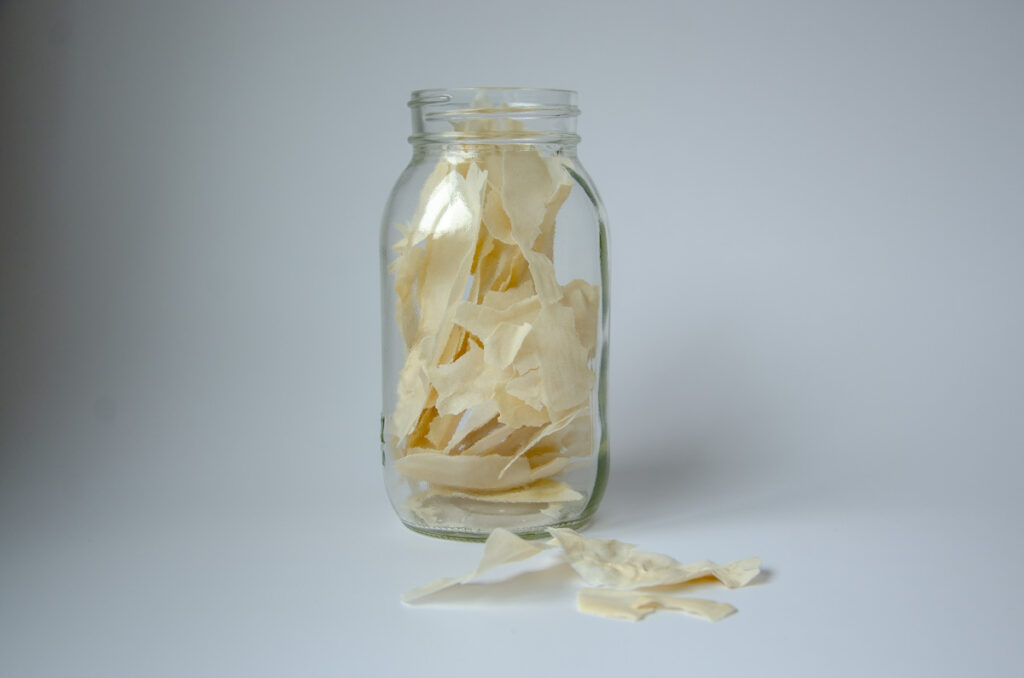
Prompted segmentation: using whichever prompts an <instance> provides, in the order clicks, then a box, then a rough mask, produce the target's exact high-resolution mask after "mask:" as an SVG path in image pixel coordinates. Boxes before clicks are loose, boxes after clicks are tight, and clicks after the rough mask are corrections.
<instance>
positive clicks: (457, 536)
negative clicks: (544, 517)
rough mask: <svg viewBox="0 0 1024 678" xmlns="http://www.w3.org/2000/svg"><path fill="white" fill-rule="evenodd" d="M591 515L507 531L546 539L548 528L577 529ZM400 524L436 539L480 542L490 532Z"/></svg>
mask: <svg viewBox="0 0 1024 678" xmlns="http://www.w3.org/2000/svg"><path fill="white" fill-rule="evenodd" d="M593 517H594V512H593V511H590V512H587V513H584V514H583V515H581V516H579V517H577V518H573V519H571V520H561V521H558V522H553V523H551V524H548V525H533V526H530V527H522V528H516V527H509V528H507V529H508V530H509V532H513V533H515V534H516V535H517V536H519V537H522V538H523V539H546V538H548V537H550V536H551V535H550V534H548V529H549V528H552V527H568V528H570V529H573V530H579V529H581V528H583V527H586V526H587V525H588V524H590V521H591V520H592V519H593ZM402 524H403V525H405V526H406V527H407V528H409V529H410V530H412V531H413V532H416V533H418V534H424V535H426V536H428V537H434V538H436V539H448V540H451V541H474V542H481V541H486V540H487V537H489V536H490V534H491V533H490V531H487V532H481V531H477V530H470V529H460V528H456V527H447V528H441V527H428V526H426V525H417V524H416V523H410V522H407V521H405V520H403V521H402Z"/></svg>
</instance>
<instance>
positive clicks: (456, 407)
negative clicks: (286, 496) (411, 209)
mask: <svg viewBox="0 0 1024 678" xmlns="http://www.w3.org/2000/svg"><path fill="white" fill-rule="evenodd" d="M481 106H483V103H481ZM514 122H515V121H512V123H514ZM512 123H509V122H508V121H503V120H501V119H494V120H478V121H472V131H473V132H474V133H475V134H477V135H486V133H488V132H495V133H500V132H502V130H504V129H505V127H507V126H508V125H509V124H512ZM459 124H463V123H459ZM514 128H515V125H514V124H512V129H514ZM570 167H571V161H569V160H568V159H564V158H546V157H544V156H542V155H541V154H540V153H539V152H538V151H537V150H536V149H535V148H533V147H530V146H528V145H493V146H483V145H481V146H478V147H477V150H476V152H475V153H474V154H473V155H472V156H469V155H460V154H458V153H455V154H452V155H449V156H446V157H445V158H442V159H441V160H440V161H439V162H438V163H437V165H436V166H435V167H434V169H433V171H432V172H431V174H430V176H429V177H428V178H427V179H426V182H425V184H424V186H423V187H422V190H421V192H420V205H419V207H418V209H417V211H416V215H415V216H414V218H413V220H412V222H410V223H408V224H405V225H401V226H399V228H400V230H401V232H402V238H401V239H400V240H399V241H398V242H396V243H395V244H394V247H393V249H394V251H395V255H396V257H395V259H394V261H392V262H391V264H390V266H389V269H388V270H389V271H390V272H391V273H392V275H393V276H394V285H395V294H396V297H397V305H396V315H397V321H398V326H399V327H400V328H401V331H402V337H403V339H404V342H405V346H406V359H405V364H404V366H403V367H402V369H401V372H400V374H399V378H398V384H397V396H398V400H397V404H396V406H395V410H394V412H393V413H392V414H391V417H390V418H389V421H388V428H387V432H388V439H389V441H390V445H391V447H392V449H393V451H394V458H395V460H396V461H395V468H396V469H397V470H398V471H399V473H401V474H402V475H403V476H404V477H405V479H406V480H408V481H409V482H410V486H411V487H412V489H413V491H414V495H413V497H416V498H417V499H415V500H413V499H410V505H409V508H410V510H413V511H414V513H415V514H416V515H417V516H418V517H419V518H420V519H422V520H423V521H424V523H425V524H427V525H431V524H438V525H442V524H444V525H447V523H445V520H447V519H448V518H447V517H446V518H444V519H442V518H441V516H451V515H452V514H451V513H450V512H449V513H445V512H424V511H416V506H421V505H422V500H423V498H424V497H429V498H431V499H432V500H433V501H434V502H435V504H436V502H437V501H443V500H444V499H443V495H446V494H447V495H448V496H451V497H453V498H457V499H466V498H467V497H466V496H464V495H466V494H467V493H469V494H471V493H475V492H503V493H505V494H506V495H507V499H506V501H507V503H509V504H515V503H518V504H521V505H522V507H524V508H525V507H526V506H528V505H537V504H541V505H542V508H541V509H537V508H536V506H535V507H534V510H535V511H536V516H535V520H534V524H538V525H540V524H544V523H548V522H550V521H551V520H552V517H553V516H556V515H561V514H560V513H559V506H564V505H566V504H568V503H569V502H584V501H585V500H586V499H587V497H586V496H584V495H582V494H580V493H579V492H576V491H574V490H573V491H572V492H571V493H566V492H561V493H559V494H557V495H555V496H557V497H563V498H558V499H556V498H552V499H550V500H548V501H545V502H538V501H535V500H533V499H532V497H533V496H535V495H534V494H531V490H532V491H536V490H538V487H537V483H538V482H539V481H541V480H546V479H548V478H551V477H553V476H558V475H559V474H562V473H564V472H565V471H566V470H567V469H568V468H569V467H570V466H571V463H570V459H571V458H580V457H585V456H588V455H591V454H593V453H594V431H593V426H594V420H593V418H592V409H593V401H592V392H593V389H594V385H595V383H596V379H597V376H596V374H595V371H594V360H595V358H596V348H597V343H598V325H599V309H600V302H601V295H600V290H599V288H598V287H597V286H596V285H593V284H591V283H588V282H586V281H584V280H579V279H576V280H571V281H569V282H568V283H567V284H565V285H561V284H560V283H559V281H558V280H557V277H556V271H555V265H554V235H555V229H556V222H557V216H558V212H559V210H560V208H561V207H562V205H563V204H564V203H565V201H566V200H567V199H568V197H569V195H570V193H571V191H572V188H573V182H572V180H571V177H570V174H569V172H568V171H567V168H570ZM559 482H560V481H559ZM516 489H522V490H524V492H522V493H521V494H516V493H514V492H511V490H516ZM432 490H438V492H432ZM457 491H461V492H462V494H458V493H457ZM515 497H522V499H521V500H517V499H515ZM460 515H461V516H462V518H460V521H459V522H458V523H457V524H458V525H459V526H462V527H468V528H471V529H483V526H484V525H485V524H486V523H480V524H474V523H473V522H472V520H473V516H472V512H471V511H470V512H464V513H462V514H460ZM431 516H435V518H434V519H431ZM518 524H519V525H523V524H525V523H523V522H521V521H520V522H519V523H518Z"/></svg>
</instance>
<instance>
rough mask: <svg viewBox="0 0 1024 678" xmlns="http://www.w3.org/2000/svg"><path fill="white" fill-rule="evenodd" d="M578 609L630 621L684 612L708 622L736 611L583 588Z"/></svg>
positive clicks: (709, 604) (723, 605)
mask: <svg viewBox="0 0 1024 678" xmlns="http://www.w3.org/2000/svg"><path fill="white" fill-rule="evenodd" d="M576 609H578V610H579V611H580V612H583V613H584V614H592V615H595V616H598V617H608V618H611V619H627V620H629V621H640V620H641V619H643V618H644V617H646V616H647V615H649V614H651V613H653V612H655V611H657V610H659V609H663V610H676V611H679V612H685V613H687V614H690V615H693V616H695V617H701V618H703V619H707V620H709V621H718V620H720V619H724V618H725V617H728V616H729V615H730V614H732V613H733V612H735V611H736V608H735V607H733V606H732V605H729V604H728V603H718V602H715V601H713V600H704V599H703V598H685V597H683V596H672V595H668V594H665V593H652V592H650V591H618V590H615V589H580V592H579V593H578V594H577V596H576Z"/></svg>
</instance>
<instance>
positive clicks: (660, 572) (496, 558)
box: [402, 481, 760, 621]
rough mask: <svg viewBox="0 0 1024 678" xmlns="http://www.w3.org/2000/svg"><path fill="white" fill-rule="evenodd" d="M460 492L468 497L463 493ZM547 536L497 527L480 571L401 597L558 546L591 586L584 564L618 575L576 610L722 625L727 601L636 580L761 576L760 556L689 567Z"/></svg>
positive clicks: (583, 595) (612, 546) (631, 550)
mask: <svg viewBox="0 0 1024 678" xmlns="http://www.w3.org/2000/svg"><path fill="white" fill-rule="evenodd" d="M542 482H545V481H542ZM546 482H548V483H551V485H549V487H550V488H551V489H552V490H555V489H556V488H555V484H554V483H553V482H552V481H546ZM458 494H460V495H465V494H468V493H461V492H460V493H458ZM471 496H472V497H474V498H477V497H480V496H481V495H480V494H479V493H474V494H472V495H471ZM538 496H541V493H538V494H537V495H534V498H535V497H538ZM467 498H468V497H467ZM426 499H429V497H426ZM548 532H549V533H551V534H552V535H553V536H554V538H553V539H552V540H551V541H550V542H548V543H547V544H531V543H530V542H528V541H526V540H525V539H523V538H521V537H518V536H516V535H515V534H513V533H511V532H509V531H508V530H504V529H496V530H494V532H492V533H491V535H490V537H488V539H487V543H486V544H485V546H484V555H483V558H482V559H481V560H480V564H479V565H478V566H477V567H476V569H474V570H472V571H471V572H469V573H468V574H465V575H463V576H462V577H457V578H453V579H439V580H437V581H435V582H433V583H431V584H428V585H426V586H423V587H420V588H417V589H413V590H412V591H410V592H409V593H407V594H405V596H403V598H402V599H403V600H404V601H405V602H407V603H409V602H412V601H414V600H418V599H420V598H423V597H425V596H428V595H430V594H432V593H436V592H437V591H441V590H443V589H446V588H449V587H451V586H455V585H457V584H465V583H468V582H470V581H472V580H474V579H476V578H478V577H480V576H481V575H483V574H484V573H485V572H488V571H489V570H491V569H493V568H495V567H497V566H498V565H503V564H506V563H512V562H516V561H521V560H526V559H528V558H532V557H533V556H535V555H537V554H539V553H541V552H542V551H543V550H544V549H547V548H552V547H560V548H561V550H562V553H563V555H564V556H565V557H566V559H567V560H568V561H569V563H570V565H572V566H573V568H574V569H576V571H577V572H578V573H579V574H581V576H583V577H584V579H585V580H587V581H588V583H592V580H591V579H588V578H587V575H585V574H583V573H582V572H580V568H578V567H577V565H578V564H579V563H581V562H584V561H586V562H587V567H586V568H584V570H585V571H586V572H588V573H591V570H592V569H596V570H597V571H599V572H602V573H606V572H607V571H613V572H615V573H616V574H615V576H607V575H606V574H602V575H601V577H600V578H602V579H604V580H605V581H606V582H607V586H608V588H583V589H580V591H579V593H578V595H577V599H576V606H577V609H579V611H580V612H583V613H585V614H591V615H596V616H599V617H608V618H612V619H626V620H630V621H639V620H640V619H643V618H644V617H646V616H648V615H650V614H651V613H653V612H655V611H657V610H659V609H664V610H674V611H678V612H685V613H687V614H690V615H693V616H696V617H701V618H704V619H708V620H710V621H718V620H720V619H723V618H725V617H727V616H728V615H730V614H732V613H734V612H735V611H736V608H734V607H733V606H732V605H729V604H727V603H719V602H716V601H713V600H704V599H701V598H690V597H685V596H678V595H674V594H671V593H666V592H665V591H664V590H657V591H655V590H650V589H646V590H638V589H636V588H634V587H635V584H636V582H638V581H645V582H650V581H657V582H663V583H659V584H657V585H658V586H663V585H667V583H669V580H673V581H672V582H671V583H681V582H680V581H679V580H678V577H679V576H685V577H686V579H685V581H689V580H691V579H694V578H697V577H701V576H716V577H717V578H719V579H720V580H721V581H722V582H723V583H725V584H726V585H727V586H744V585H746V584H748V583H749V582H750V580H751V579H753V577H754V576H756V575H757V573H758V572H759V569H758V567H757V566H756V565H755V563H760V560H758V559H757V558H750V559H748V560H745V561H737V562H736V563H732V564H731V565H725V566H715V565H713V564H709V561H700V562H699V563H696V564H694V565H691V566H686V565H680V564H679V563H678V562H677V561H675V560H674V559H672V558H669V557H668V556H663V555H661V554H651V553H645V552H643V551H637V550H636V549H635V547H633V546H632V545H629V544H624V543H623V542H619V541H615V540H612V539H588V538H586V537H582V536H581V535H579V534H578V533H577V532H575V531H574V530H571V529H567V528H563V529H557V528H550V529H549V530H548ZM626 561H628V563H629V566H628V567H625V566H624V565H623V563H624V562H626ZM673 563H674V565H673ZM645 566H651V567H652V569H651V571H650V576H648V575H647V574H645V572H644V571H643V568H644V567H645ZM670 570H672V571H675V575H673V576H672V577H669V576H667V575H666V574H665V573H666V572H668V571H670ZM681 572H682V573H683V574H682V575H681V574H680V573H681ZM691 575H692V576H691ZM648 585H650V584H648Z"/></svg>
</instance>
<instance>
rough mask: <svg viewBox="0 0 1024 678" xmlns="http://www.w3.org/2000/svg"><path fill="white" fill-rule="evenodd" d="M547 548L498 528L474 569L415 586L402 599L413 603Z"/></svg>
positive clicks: (532, 555)
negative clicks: (449, 577)
mask: <svg viewBox="0 0 1024 678" xmlns="http://www.w3.org/2000/svg"><path fill="white" fill-rule="evenodd" d="M547 548H548V546H546V545H545V544H541V543H536V542H529V541H526V540H525V539H523V538H521V537H518V536H516V535H515V534H513V533H512V532H509V531H508V530H504V529H501V528H498V529H496V530H494V531H493V532H491V534H490V536H488V537H487V542H486V543H485V544H484V554H483V557H482V558H481V559H480V563H479V564H478V565H477V566H476V567H475V568H474V569H473V570H471V571H470V572H467V573H466V574H464V575H462V576H461V577H454V578H451V579H438V580H437V581H435V582H431V583H430V584H427V585H426V586H421V587H419V588H415V589H413V590H412V591H409V592H408V593H406V594H405V595H404V596H402V601H403V602H405V603H412V602H414V601H416V600H419V599H420V598H424V597H426V596H429V595H432V594H434V593H437V592H438V591H443V590H444V589H447V588H451V587H452V586H456V585H458V584H468V583H469V582H471V581H473V580H474V579H477V578H479V577H481V576H482V575H484V574H485V573H487V572H489V571H490V570H493V569H494V568H496V567H498V566H500V565H505V564H508V563H515V562H519V561H522V560H526V559H527V558H532V557H534V556H536V555H537V554H539V553H542V552H544V551H545V550H546V549H547Z"/></svg>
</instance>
